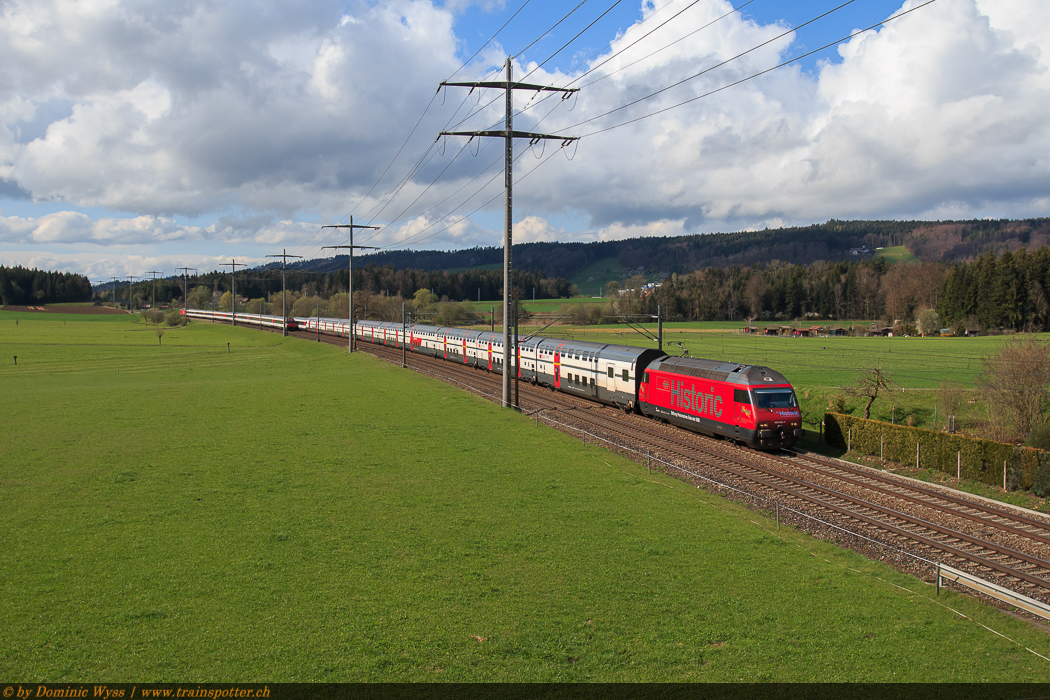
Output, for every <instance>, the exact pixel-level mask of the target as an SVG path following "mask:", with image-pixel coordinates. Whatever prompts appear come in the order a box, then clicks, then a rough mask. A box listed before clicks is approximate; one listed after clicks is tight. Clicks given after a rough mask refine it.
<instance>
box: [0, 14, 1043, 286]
mask: <svg viewBox="0 0 1050 700" xmlns="http://www.w3.org/2000/svg"><path fill="white" fill-rule="evenodd" d="M923 2H924V0H907V2H905V3H904V5H903V6H904V7H905V8H907V9H910V8H918V9H916V10H915V11H914V12H912V13H911V14H909V15H907V16H906V17H904V18H903V19H900V20H897V21H895V22H892V23H890V24H889V25H887V26H885V27H883V28H881V29H879V30H877V31H874V32H868V33H866V34H864V35H862V36H860V37H857V38H854V39H852V40H850V41H848V42H846V43H843V44H839V45H836V46H834V47H832V48H829V49H827V50H825V51H823V52H821V53H820V54H818V55H816V56H811V57H808V58H806V59H804V60H803V61H800V62H798V63H796V64H791V65H789V66H788V67H785V68H781V69H778V70H776V71H774V72H771V73H766V74H762V72H763V71H766V70H767V69H769V68H771V67H773V66H775V65H777V64H779V63H781V62H783V61H785V60H787V59H790V58H793V57H795V56H799V55H801V54H804V53H806V52H807V51H809V50H812V49H814V48H817V47H819V46H821V45H823V44H826V43H829V42H833V41H836V40H838V39H840V38H842V37H844V36H846V35H848V34H849V33H850V32H851V31H852V30H854V29H857V28H865V27H868V26H870V25H873V24H876V23H878V22H880V21H882V20H884V19H885V18H887V17H889V16H890V15H892V14H894V13H895V12H897V11H898V10H899V9H901V5H900V4H898V3H890V2H881V1H878V0H868V1H863V0H857V1H856V2H854V3H851V4H850V5H848V6H847V7H845V8H843V9H841V10H839V11H837V12H835V13H834V14H833V15H831V16H829V17H827V18H824V19H822V20H820V21H819V22H818V23H816V24H813V25H810V26H807V27H805V28H803V29H801V30H800V31H798V32H794V33H791V34H789V35H788V36H786V37H783V38H780V39H776V37H777V36H778V35H779V34H781V33H783V31H784V29H785V28H794V27H799V26H801V25H802V24H803V23H805V22H806V21H808V20H810V19H812V18H814V17H816V16H818V15H820V14H821V13H823V12H826V11H827V10H830V9H832V8H834V7H835V6H836V5H835V3H834V2H827V3H824V2H814V1H808V0H807V1H804V2H792V3H783V2H769V1H768V0H755V1H754V2H751V3H749V4H747V5H746V6H744V5H742V4H738V5H739V6H740V7H741V12H739V13H732V14H730V15H729V16H728V17H726V18H724V19H722V20H719V21H718V22H717V23H715V24H710V23H711V22H712V21H713V20H715V19H716V18H718V17H720V16H721V15H723V14H725V13H727V12H731V10H732V9H733V8H734V5H731V4H730V3H728V2H726V0H703V1H702V2H697V3H695V4H693V3H692V2H691V0H654V4H652V5H650V6H648V8H649V9H643V6H642V5H641V4H640V3H638V2H634V3H627V2H623V3H620V4H619V5H617V6H616V7H615V8H614V9H613V10H612V11H611V12H610V13H609V14H608V15H607V16H606V17H604V18H603V19H601V20H600V21H598V22H597V23H595V24H594V26H593V27H592V28H591V29H589V30H588V31H587V32H586V33H584V34H583V35H582V36H581V37H580V38H579V39H576V40H575V41H574V42H572V43H571V44H570V46H569V47H568V48H567V49H566V50H565V51H563V52H562V53H560V54H558V55H557V56H555V57H554V58H553V59H552V60H551V61H550V62H548V63H546V64H544V65H543V67H542V69H540V70H537V71H536V72H535V73H534V74H533V75H531V76H530V77H529V82H536V83H542V84H551V85H558V86H565V85H569V84H572V85H574V86H581V85H582V86H583V88H582V89H581V90H580V92H579V93H578V94H577V95H576V96H575V97H574V98H573V99H572V100H571V101H568V102H565V103H561V102H558V101H557V100H549V101H547V100H541V99H539V97H538V96H536V95H530V94H523V93H521V94H517V95H516V101H515V109H516V110H518V111H519V112H520V114H519V116H517V117H515V127H516V128H518V129H522V130H540V131H543V132H546V133H550V132H558V133H565V134H568V135H575V136H580V137H582V138H581V139H580V140H579V141H578V142H576V143H575V144H573V146H572V147H571V148H567V149H560V148H559V145H560V144H559V143H557V142H546V143H544V144H542V145H538V146H536V147H535V148H529V146H528V145H527V144H525V143H518V144H517V145H516V153H517V155H518V160H517V164H516V165H515V183H516V184H515V237H516V240H518V241H541V240H563V241H564V240H576V241H594V240H609V239H614V238H625V237H638V236H674V235H683V234H692V233H707V232H716V231H737V230H745V229H755V228H763V227H776V226H792V225H808V224H811V223H814V222H821V221H825V220H827V219H829V218H840V219H948V218H955V219H971V218H981V217H995V218H1004V217H1005V218H1018V217H1031V216H1045V215H1046V213H1047V209H1048V208H1050V184H1048V183H1050V161H1047V159H1045V158H1041V157H1039V156H1038V154H1042V153H1047V152H1050V124H1048V123H1047V121H1046V120H1045V119H1044V118H1043V116H1042V115H1043V114H1044V113H1045V106H1046V104H1050V55H1048V53H1047V49H1046V47H1047V46H1050V13H1047V12H1045V4H1043V3H1041V2H1039V0H1011V1H1010V2H1006V3H1004V2H1001V0H937V1H936V2H934V3H932V4H930V5H926V6H922V5H923ZM521 5H522V3H521V2H520V1H515V2H507V3H505V4H504V5H503V6H500V5H498V3H495V2H492V1H491V0H481V2H474V1H473V0H444V2H439V0H386V1H384V2H378V1H374V2H373V1H369V0H307V1H297V2H291V1H290V0H251V1H249V0H227V1H226V2H224V3H219V4H216V3H208V2H204V0H186V1H185V2H180V3H171V2H168V1H166V0H136V1H135V2H132V1H131V0H113V2H107V3H85V2H77V1H76V0H7V1H6V2H5V3H3V5H2V6H0V13H2V17H0V264H5V265H13V264H21V265H28V266H36V267H41V268H45V269H61V270H69V271H76V272H82V273H85V274H88V275H89V276H91V277H92V278H94V279H99V280H104V279H108V278H109V277H110V276H113V275H118V276H119V275H128V274H130V275H141V274H142V273H143V272H145V271H148V270H164V271H166V272H173V271H174V269H175V268H178V267H183V266H189V267H193V268H197V269H200V270H211V269H216V268H217V267H218V266H219V265H220V264H221V263H224V262H229V261H230V260H231V259H237V260H238V262H242V261H243V262H248V263H256V262H259V263H262V262H266V256H267V255H272V254H276V253H280V252H281V251H282V250H285V249H287V250H288V252H289V253H292V254H296V255H303V256H304V257H307V258H313V257H320V256H323V255H328V254H330V252H328V251H326V250H325V249H324V248H323V246H325V245H332V244H338V243H343V242H345V233H343V232H333V231H331V230H322V229H321V226H323V225H324V224H330V223H339V222H344V221H346V220H347V219H348V217H349V216H350V215H353V217H354V221H355V223H362V224H371V225H376V226H380V227H381V228H380V230H379V231H377V232H375V233H369V234H364V233H362V234H361V238H362V239H365V240H357V241H356V242H358V243H364V242H367V243H368V244H370V245H379V246H382V247H384V248H403V247H416V248H437V249H452V248H461V247H472V246H496V245H500V244H501V230H502V217H503V214H502V161H501V158H500V149H501V146H500V144H498V143H494V141H496V139H487V140H486V139H482V140H480V142H479V141H477V140H476V141H475V142H473V143H471V144H469V145H468V144H467V143H466V139H456V138H450V139H439V140H437V141H435V139H437V135H438V134H439V132H441V131H442V130H446V129H448V128H450V127H453V126H454V127H455V129H457V130H479V129H487V128H491V127H492V126H493V125H495V124H499V123H501V121H502V119H503V113H502V101H501V100H500V99H498V95H492V94H484V95H483V94H480V93H475V94H473V95H469V96H468V95H467V92H468V91H467V90H465V89H462V88H449V89H447V90H445V91H442V92H441V94H437V95H436V94H435V92H436V91H437V87H438V85H439V83H440V82H441V81H442V80H443V79H446V78H449V77H450V76H451V75H453V74H454V73H456V71H457V69H459V68H460V66H461V64H462V62H463V61H464V59H466V58H467V57H468V56H470V55H471V54H473V52H474V51H476V50H477V49H478V48H479V47H481V45H482V44H483V43H484V42H485V40H486V39H488V38H489V37H490V36H491V35H492V34H493V33H494V32H495V31H496V30H497V29H499V27H500V26H501V25H502V24H503V23H504V22H506V21H507V19H509V18H510V17H511V16H512V15H513V13H514V12H515V11H517V10H518V9H519V8H520V7H521ZM610 5H611V2H609V0H606V2H604V3H599V2H597V1H596V0H589V1H588V2H587V3H585V4H584V5H583V6H581V7H580V9H579V10H578V11H577V12H576V13H575V14H574V15H573V16H572V17H570V19H568V20H567V21H566V22H565V23H564V24H563V25H561V26H559V27H558V28H556V29H554V30H552V31H551V32H550V33H549V34H545V32H547V30H548V29H550V27H551V25H553V24H554V23H555V22H556V21H557V20H558V19H560V18H561V17H562V15H563V14H564V13H566V12H567V11H568V10H569V9H571V7H572V5H571V4H567V3H555V2H552V1H550V0H531V1H530V2H529V3H528V5H527V6H526V7H525V8H524V9H523V10H522V12H521V13H520V14H519V15H518V17H517V18H515V19H514V20H513V21H512V22H511V23H510V24H509V25H508V27H507V29H506V30H504V32H503V33H502V34H501V35H500V36H499V37H498V38H497V41H496V43H495V44H494V45H490V46H488V47H487V48H486V49H485V50H484V51H482V53H481V55H480V56H479V57H478V58H477V59H476V60H475V61H474V62H472V63H471V64H470V65H469V66H467V67H466V68H464V69H463V70H460V71H459V72H458V73H456V76H455V80H456V81H471V80H480V79H483V78H484V77H485V76H486V74H488V73H490V72H491V71H492V70H497V69H499V68H500V67H501V66H502V64H503V63H504V61H505V58H506V56H507V53H508V52H509V53H510V54H511V55H514V56H517V54H519V53H520V52H521V51H522V50H523V49H524V48H525V47H526V46H527V45H528V44H530V43H532V42H533V41H535V40H537V39H538V41H536V43H535V44H534V45H533V46H531V47H530V48H528V50H527V51H525V53H524V55H522V56H518V57H517V58H516V59H515V66H516V67H515V75H516V76H517V77H520V76H521V75H522V74H523V73H524V71H525V70H528V69H530V67H533V66H534V64H536V63H539V62H542V61H545V60H546V59H547V58H548V57H549V56H550V55H551V54H552V53H553V52H554V51H555V50H556V49H557V48H559V47H560V46H561V45H562V44H564V43H565V42H567V41H568V40H569V39H571V38H572V37H573V36H575V35H576V33H578V32H579V31H580V30H581V29H582V28H583V27H585V26H586V25H587V24H588V23H590V22H592V21H594V20H595V19H596V18H598V17H599V15H600V14H601V13H602V12H604V11H605V10H606V9H607V8H609V6H610ZM675 13H680V14H678V16H677V17H675V19H674V20H673V21H672V22H670V23H668V24H667V25H666V26H665V27H663V28H660V29H659V30H658V31H655V32H653V33H652V34H651V35H650V36H648V37H646V38H645V39H644V40H643V41H641V42H640V43H639V44H638V45H637V46H632V44H633V42H634V41H635V40H636V38H637V37H640V36H643V35H645V34H646V33H647V32H649V31H650V30H652V29H653V28H654V27H656V26H658V25H659V24H660V23H661V22H662V21H663V19H664V18H666V17H669V16H671V15H674V14H675ZM643 17H644V18H645V19H644V22H643ZM639 22H643V23H642V24H640V25H639V26H638V27H637V28H636V29H634V30H632V31H631V32H629V33H628V34H627V35H626V36H621V35H623V33H624V32H625V31H627V30H628V29H629V28H631V27H632V25H635V24H636V23H639ZM709 24H710V26H706V25H709ZM767 42H768V43H767ZM610 46H611V48H610ZM759 46H761V47H762V48H756V47H759ZM752 49H754V50H752ZM595 54H598V58H593V57H594V56H595ZM734 57H737V58H734ZM607 60H608V62H606V61H607ZM588 69H593V73H591V74H589V75H588V76H587V77H586V78H585V79H582V80H580V78H581V76H582V75H583V73H584V72H585V71H587V70H588ZM701 71H707V72H701ZM754 76H759V77H754ZM740 81H743V82H740ZM729 85H733V86H732V87H727V86H729ZM665 88H666V90H665ZM490 102H491V103H492V104H489V103H490ZM610 110H616V111H614V112H611V113H610Z"/></svg>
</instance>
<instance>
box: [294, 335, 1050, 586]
mask: <svg viewBox="0 0 1050 700" xmlns="http://www.w3.org/2000/svg"><path fill="white" fill-rule="evenodd" d="M306 335H308V336H309V337H311V338H312V337H313V336H312V335H310V334H306ZM322 338H323V336H322ZM333 340H334V341H337V342H338V344H342V345H345V343H346V340H345V339H339V338H336V339H333ZM358 347H359V349H360V350H363V351H366V352H369V353H370V354H373V355H375V356H377V357H380V358H383V359H387V360H388V361H391V362H394V363H396V364H400V363H401V357H402V352H401V350H400V349H394V348H389V347H384V346H373V345H370V344H366V343H361V344H360V345H359V346H358ZM408 364H409V366H410V368H412V369H415V370H416V371H422V372H425V373H427V374H431V375H433V376H436V377H439V378H441V379H443V380H445V381H450V382H453V383H455V384H459V385H462V386H464V387H469V388H471V389H472V390H474V391H476V392H478V393H481V394H483V395H486V396H488V397H490V398H491V399H492V400H495V401H499V400H500V395H501V379H500V377H499V376H498V375H495V374H492V373H489V372H485V371H482V370H478V369H474V368H470V367H466V366H463V365H456V364H452V363H448V362H445V361H443V360H440V359H436V358H431V357H428V356H424V355H419V354H413V353H409V354H408ZM519 405H520V408H521V410H522V411H523V412H525V413H526V414H529V415H534V416H536V417H537V419H541V418H542V419H543V420H544V421H545V422H548V423H552V424H555V425H557V426H558V427H560V428H561V429H565V430H571V431H577V432H579V433H581V434H584V435H586V436H588V437H589V439H591V440H594V441H598V442H602V443H604V444H606V445H608V446H612V447H613V448H614V449H617V451H620V452H624V453H626V454H629V455H630V456H632V457H633V458H635V459H644V458H645V456H649V457H651V458H652V459H653V460H655V462H654V463H655V464H657V465H659V466H658V468H660V469H661V470H662V471H665V472H667V473H669V474H671V475H672V476H675V477H677V478H681V479H685V480H687V481H692V482H696V483H698V484H700V483H706V484H707V485H711V484H712V483H715V484H718V485H720V487H721V489H720V490H723V491H725V490H728V491H732V492H734V493H736V494H738V497H740V496H741V495H742V497H744V498H746V499H749V500H751V502H752V503H754V504H755V505H756V506H757V507H759V508H763V509H766V510H770V511H772V510H774V509H775V510H776V511H777V512H778V513H779V515H778V518H782V519H786V520H788V521H789V522H791V523H792V524H793V525H796V526H799V527H801V528H802V529H805V530H807V531H809V532H811V533H813V534H815V535H817V536H823V537H833V538H835V539H837V540H839V541H843V540H852V541H851V542H849V544H850V545H851V546H852V548H854V549H858V550H861V551H862V552H863V553H864V554H865V555H867V556H869V557H872V558H876V559H880V560H884V561H888V562H890V563H891V564H894V565H896V566H898V568H903V569H905V570H908V571H910V572H911V573H918V574H920V575H922V576H924V577H927V578H932V577H934V576H936V575H937V574H936V572H937V565H939V564H940V565H946V566H950V567H952V568H954V569H958V570H962V571H965V572H968V573H970V574H972V575H973V576H976V577H979V578H981V579H983V580H986V581H991V582H993V583H995V584H997V585H999V586H1001V587H1003V588H1006V589H1009V590H1011V591H1014V592H1016V593H1020V594H1022V595H1024V596H1027V597H1029V598H1032V599H1034V600H1037V601H1041V602H1043V603H1048V604H1050V518H1047V517H1044V516H1042V515H1041V514H1037V513H1033V512H1031V511H1024V510H1023V509H1015V508H1012V507H1010V506H1005V505H1002V504H989V503H986V502H983V501H982V500H981V499H978V498H976V497H968V496H967V495H964V494H958V493H956V492H951V491H948V490H946V489H941V488H937V487H933V486H930V485H927V484H920V483H915V482H913V481H912V480H906V479H901V478H899V477H895V476H893V475H888V474H885V473H882V472H878V471H876V470H872V469H868V468H864V467H856V466H854V465H847V464H846V463H842V462H838V461H837V460H830V459H826V458H823V457H816V456H812V455H807V454H800V453H785V454H766V453H760V452H755V451H753V450H749V449H746V448H739V447H736V446H734V445H731V444H729V443H727V442H724V441H720V440H716V439H714V438H708V437H706V436H701V435H697V434H695V433H691V432H689V431H685V430H681V429H679V428H676V427H673V426H669V425H663V424H660V423H658V422H656V421H653V420H651V419H648V418H644V417H641V416H636V415H627V414H624V413H623V412H622V411H619V410H617V409H614V408H610V407H606V406H602V405H600V404H595V403H592V402H589V401H586V400H583V399H577V398H575V397H572V396H569V395H566V394H561V393H555V392H552V391H550V390H549V389H546V388H542V387H535V386H532V385H530V384H528V383H525V382H522V383H521V384H520V401H519Z"/></svg>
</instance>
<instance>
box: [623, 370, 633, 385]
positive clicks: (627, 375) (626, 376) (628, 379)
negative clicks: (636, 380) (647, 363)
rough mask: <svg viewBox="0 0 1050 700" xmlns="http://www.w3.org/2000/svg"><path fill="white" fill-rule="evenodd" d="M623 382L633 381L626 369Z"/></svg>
mask: <svg viewBox="0 0 1050 700" xmlns="http://www.w3.org/2000/svg"><path fill="white" fill-rule="evenodd" d="M623 380H624V381H625V382H629V381H631V374H630V370H626V369H625V370H624V371H623Z"/></svg>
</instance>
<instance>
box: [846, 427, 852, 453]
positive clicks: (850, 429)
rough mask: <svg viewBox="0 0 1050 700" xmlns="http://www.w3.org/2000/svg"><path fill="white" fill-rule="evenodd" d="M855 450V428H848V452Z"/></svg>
mask: <svg viewBox="0 0 1050 700" xmlns="http://www.w3.org/2000/svg"><path fill="white" fill-rule="evenodd" d="M852 449H853V428H846V452H849V451H850V450H852Z"/></svg>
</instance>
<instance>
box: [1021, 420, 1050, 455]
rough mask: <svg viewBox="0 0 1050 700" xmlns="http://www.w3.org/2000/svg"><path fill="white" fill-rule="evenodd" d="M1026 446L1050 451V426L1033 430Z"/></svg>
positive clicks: (1044, 425) (1042, 426) (1041, 426)
mask: <svg viewBox="0 0 1050 700" xmlns="http://www.w3.org/2000/svg"><path fill="white" fill-rule="evenodd" d="M1024 444H1025V445H1027V446H1028V447H1034V448H1036V449H1038V450H1050V425H1046V424H1045V423H1044V424H1043V425H1039V426H1036V427H1035V428H1032V432H1030V433H1029V434H1028V440H1026V441H1025V443H1024Z"/></svg>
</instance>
